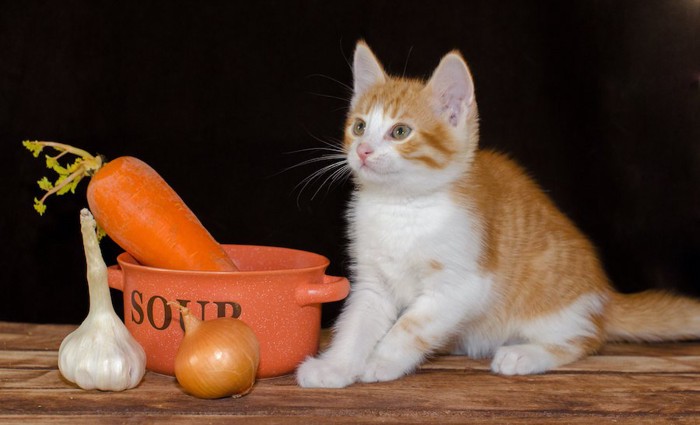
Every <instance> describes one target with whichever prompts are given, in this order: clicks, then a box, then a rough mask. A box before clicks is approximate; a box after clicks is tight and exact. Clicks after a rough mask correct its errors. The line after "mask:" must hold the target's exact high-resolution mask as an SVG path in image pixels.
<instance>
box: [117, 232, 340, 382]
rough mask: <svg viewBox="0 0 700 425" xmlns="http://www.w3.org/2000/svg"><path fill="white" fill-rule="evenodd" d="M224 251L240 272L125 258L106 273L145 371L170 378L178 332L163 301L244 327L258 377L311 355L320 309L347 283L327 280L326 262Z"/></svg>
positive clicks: (270, 251)
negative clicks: (256, 346) (254, 343)
mask: <svg viewBox="0 0 700 425" xmlns="http://www.w3.org/2000/svg"><path fill="white" fill-rule="evenodd" d="M224 249H225V250H226V252H227V253H228V254H229V256H231V258H233V259H235V261H236V263H237V265H238V267H239V269H240V271H237V272H202V271H181V270H165V269H158V268H153V267H145V266H142V265H140V264H138V262H136V260H135V259H134V258H133V257H132V256H131V255H129V254H128V253H122V254H121V255H119V256H118V257H117V263H118V265H115V266H111V267H109V268H108V270H109V285H110V286H111V287H112V288H116V289H119V290H121V291H122V292H123V293H124V322H125V324H126V327H127V328H128V329H129V331H130V332H131V334H132V335H133V336H134V338H136V340H137V341H138V342H139V343H140V344H141V345H142V346H143V348H144V350H145V351H146V357H147V368H148V369H149V370H151V371H153V372H158V373H162V374H166V375H174V364H175V355H176V354H177V349H178V347H179V345H180V341H181V340H182V337H183V334H184V331H183V325H182V322H181V320H180V315H179V314H178V313H177V312H173V310H172V308H171V307H170V306H168V305H167V302H168V301H178V302H180V303H181V304H183V305H185V306H186V307H187V308H189V309H190V311H191V312H192V314H194V315H195V316H197V317H200V318H203V319H205V320H208V319H214V318H216V317H224V316H231V317H237V318H239V319H241V320H243V321H244V322H245V323H246V324H247V325H248V326H250V327H251V328H252V329H253V331H254V332H255V334H256V336H257V337H258V340H259V342H260V367H259V369H258V378H268V377H273V376H280V375H285V374H288V373H291V372H293V371H294V369H295V368H296V367H297V366H298V365H299V363H300V362H301V361H302V360H304V359H305V358H306V357H307V356H309V355H313V354H315V353H316V352H317V350H318V343H319V334H320V328H321V303H325V302H331V301H338V300H341V299H343V298H345V297H346V296H347V294H348V292H349V289H350V285H349V283H348V280H347V279H345V278H342V277H333V276H327V275H326V274H325V270H326V267H327V266H328V264H329V261H328V259H327V258H326V257H324V256H322V255H318V254H314V253H311V252H306V251H300V250H295V249H288V248H276V247H264V246H249V245H224Z"/></svg>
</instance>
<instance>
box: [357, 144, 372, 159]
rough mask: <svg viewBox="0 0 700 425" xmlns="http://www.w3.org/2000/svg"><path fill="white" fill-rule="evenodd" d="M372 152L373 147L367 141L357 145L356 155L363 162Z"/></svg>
mask: <svg viewBox="0 0 700 425" xmlns="http://www.w3.org/2000/svg"><path fill="white" fill-rule="evenodd" d="M372 152H374V149H372V147H371V146H370V145H368V144H367V143H360V144H359V145H357V156H359V157H360V161H362V163H363V164H364V163H365V161H366V160H367V157H368V156H370V155H372Z"/></svg>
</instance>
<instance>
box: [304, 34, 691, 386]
mask: <svg viewBox="0 0 700 425" xmlns="http://www.w3.org/2000/svg"><path fill="white" fill-rule="evenodd" d="M353 72H354V94H353V98H352V100H351V108H350V112H349V115H348V118H347V126H346V130H345V142H344V151H345V152H346V154H347V159H346V161H347V164H348V165H349V167H350V168H351V170H352V173H353V177H354V180H355V183H356V186H357V189H356V191H355V192H354V194H353V197H352V201H351V205H350V209H349V214H348V217H349V225H350V229H349V236H350V240H351V248H350V249H351V252H350V254H351V256H352V259H353V261H354V265H353V287H352V292H351V294H350V296H349V298H348V299H347V301H346V304H345V306H344V309H343V311H342V313H341V315H340V316H339V318H338V320H337V323H336V325H335V335H334V338H333V340H332V343H331V345H330V347H329V348H328V349H327V350H326V351H325V352H324V353H322V354H321V355H320V356H319V357H317V358H309V359H307V360H306V361H305V362H304V363H303V364H302V365H301V366H300V367H299V369H298V371H297V381H298V383H299V385H301V386H303V387H344V386H347V385H350V384H352V383H354V382H358V381H360V382H376V381H387V380H393V379H397V378H399V377H401V376H403V375H405V374H407V373H410V372H412V371H414V370H415V369H416V368H417V367H418V366H419V365H420V364H421V362H422V361H423V360H424V359H426V357H428V356H430V355H432V354H435V353H437V352H445V351H446V352H449V353H453V354H465V355H468V356H471V357H485V356H493V361H492V363H491V369H492V370H493V372H495V373H500V374H504V375H524V374H534V373H542V372H545V371H547V370H550V369H552V368H556V367H557V366H561V365H563V364H566V363H569V362H573V361H575V360H578V359H581V358H583V357H585V356H586V355H588V354H590V353H593V352H595V351H596V350H597V349H599V348H600V346H601V345H602V343H603V342H604V341H606V340H644V341H657V340H666V339H687V338H695V337H700V302H698V301H695V300H692V299H689V298H684V297H678V296H673V295H669V294H665V293H661V292H655V291H647V292H644V293H641V294H635V295H621V294H619V293H616V292H615V291H614V290H613V289H612V287H611V285H610V283H609V281H608V278H607V277H606V275H605V272H604V271H603V269H602V267H601V264H600V261H599V260H598V258H597V256H596V253H595V250H594V248H593V246H592V245H591V243H590V242H589V241H588V240H587V239H586V237H584V236H583V235H582V234H581V233H580V232H579V230H578V229H577V228H576V227H575V226H574V224H572V223H571V222H570V221H569V220H568V219H567V218H566V217H565V216H564V215H563V214H562V213H561V212H560V211H559V210H558V209H557V208H556V207H555V205H554V204H553V203H552V201H551V200H550V199H548V197H547V196H546V195H545V194H544V193H543V192H542V190H541V189H540V188H539V187H538V186H537V185H536V184H535V183H534V182H533V181H532V180H531V179H530V178H529V177H528V176H527V174H526V173H525V172H524V171H523V170H522V169H521V168H520V167H519V166H518V165H516V164H515V163H514V162H513V161H511V160H510V159H508V158H506V157H505V156H503V155H500V154H498V153H495V152H490V151H486V150H479V149H478V148H477V145H478V140H479V131H478V128H479V127H478V113H477V105H476V99H475V96H474V85H473V82H472V77H471V75H470V72H469V69H468V68H467V65H466V63H465V62H464V60H463V59H462V57H461V55H460V54H459V53H458V52H451V53H449V54H447V55H446V56H444V57H443V58H442V61H441V62H440V64H439V65H438V67H437V68H436V69H435V71H434V73H433V75H432V77H431V78H430V80H429V81H427V82H422V81H418V80H411V79H405V78H394V77H390V76H388V75H387V74H386V73H385V72H384V70H383V68H382V66H381V64H380V63H379V62H378V60H377V59H376V57H375V56H374V54H373V53H372V51H371V50H370V49H369V47H367V45H366V44H364V42H359V43H358V44H357V48H356V50H355V55H354V63H353Z"/></svg>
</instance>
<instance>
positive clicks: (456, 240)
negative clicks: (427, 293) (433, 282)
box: [350, 192, 481, 304]
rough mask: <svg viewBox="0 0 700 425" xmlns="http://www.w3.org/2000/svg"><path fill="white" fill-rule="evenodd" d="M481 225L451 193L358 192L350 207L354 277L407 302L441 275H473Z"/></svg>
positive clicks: (398, 299) (477, 254) (478, 254)
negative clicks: (402, 194) (379, 285)
mask: <svg viewBox="0 0 700 425" xmlns="http://www.w3.org/2000/svg"><path fill="white" fill-rule="evenodd" d="M478 229H479V226H478V224H477V221H476V220H475V218H474V217H473V216H471V215H470V214H469V213H468V212H467V209H466V208H464V207H462V206H460V205H457V204H456V203H455V202H454V200H453V199H452V198H451V196H450V194H449V193H445V192H436V193H433V194H429V195H426V196H421V197H397V196H386V195H385V194H377V193H373V192H358V193H357V194H356V196H355V198H354V200H353V203H352V205H351V209H350V234H351V240H352V249H353V255H354V259H355V261H356V273H357V274H358V275H359V277H361V278H369V279H372V280H373V281H375V282H377V283H380V284H382V285H386V287H387V288H388V289H389V290H390V292H391V293H393V294H394V296H395V297H396V301H397V302H399V303H401V304H405V303H408V302H410V300H411V299H412V298H414V297H415V296H416V295H417V293H419V292H420V291H422V290H424V289H425V285H426V281H427V278H428V277H429V276H431V275H434V274H436V273H437V272H438V271H440V272H445V271H447V272H451V273H460V274H462V275H466V274H467V272H472V273H474V272H477V263H478V259H479V256H480V248H481V243H480V234H479V231H478Z"/></svg>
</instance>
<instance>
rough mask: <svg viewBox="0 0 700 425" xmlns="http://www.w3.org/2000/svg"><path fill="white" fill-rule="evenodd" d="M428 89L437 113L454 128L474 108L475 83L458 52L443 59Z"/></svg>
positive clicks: (429, 82)
mask: <svg viewBox="0 0 700 425" xmlns="http://www.w3.org/2000/svg"><path fill="white" fill-rule="evenodd" d="M426 89H428V90H430V91H431V97H432V105H433V108H434V109H435V111H436V112H437V113H438V115H440V116H442V117H444V118H445V119H447V121H448V122H449V123H450V124H451V125H452V126H457V125H458V124H459V122H460V120H461V119H462V117H463V116H465V112H466V111H468V110H469V109H470V108H473V107H474V82H473V81H472V76H471V74H470V73H469V68H468V67H467V64H466V62H464V59H463V58H462V55H461V54H459V52H457V51H453V52H451V53H448V54H447V55H445V57H443V58H442V60H441V61H440V64H439V65H438V67H437V68H436V69H435V72H433V75H432V77H430V81H428V85H427V86H426Z"/></svg>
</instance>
